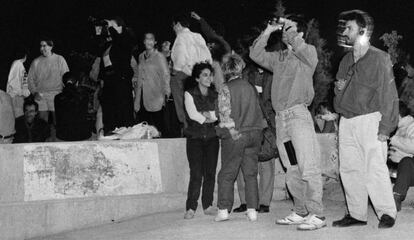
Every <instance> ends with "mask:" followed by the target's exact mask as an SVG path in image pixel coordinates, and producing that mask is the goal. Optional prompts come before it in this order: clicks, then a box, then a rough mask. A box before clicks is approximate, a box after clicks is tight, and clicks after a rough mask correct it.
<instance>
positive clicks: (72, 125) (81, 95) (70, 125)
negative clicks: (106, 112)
mask: <svg viewBox="0 0 414 240" xmlns="http://www.w3.org/2000/svg"><path fill="white" fill-rule="evenodd" d="M62 81H63V84H64V88H63V91H62V92H61V93H59V94H58V95H56V97H55V113H56V137H57V138H58V139H60V140H63V141H82V140H87V139H89V138H90V137H91V130H92V129H91V127H90V124H89V122H88V120H87V115H88V101H89V99H88V95H86V93H85V92H83V91H80V90H79V89H78V88H77V84H78V80H77V79H76V77H75V75H74V74H72V73H71V72H67V73H65V74H64V75H63V79H62Z"/></svg>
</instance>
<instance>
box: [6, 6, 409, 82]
mask: <svg viewBox="0 0 414 240" xmlns="http://www.w3.org/2000/svg"><path fill="white" fill-rule="evenodd" d="M275 3H276V1H275V0H175V1H172V0H164V1H161V0H145V1H144V0H6V1H2V6H1V14H0V16H1V18H0V19H1V21H0V31H1V40H2V44H0V45H1V48H0V50H1V51H0V89H4V88H5V84H6V81H7V74H8V71H9V67H10V64H11V62H12V60H13V51H14V49H15V48H16V46H18V45H24V46H26V47H27V48H28V49H29V59H28V63H29V64H30V61H31V60H32V59H33V58H34V57H36V56H38V55H39V50H38V48H39V42H38V39H39V37H40V36H45V35H46V36H49V37H51V38H53V39H54V40H55V45H56V46H55V48H54V50H55V52H57V53H59V54H62V55H63V56H65V55H67V54H68V53H69V51H71V50H76V51H85V50H88V48H90V46H89V45H88V42H89V41H88V39H89V38H90V37H91V34H92V33H93V32H92V29H91V26H90V24H89V23H88V21H87V19H88V16H94V17H97V18H108V17H110V16H116V15H119V16H121V17H122V18H124V20H125V21H126V23H127V25H128V26H130V27H131V28H132V29H133V30H134V31H135V33H136V35H137V36H138V38H139V40H137V43H139V45H142V44H140V42H141V40H140V39H141V36H142V34H143V33H144V32H146V31H151V32H154V33H155V34H156V35H157V38H158V40H159V42H161V41H162V40H170V41H171V42H172V41H173V40H174V33H173V31H172V28H171V17H172V16H173V15H175V14H177V13H182V12H190V11H192V10H195V11H196V12H198V13H199V14H200V15H201V16H202V17H205V18H206V19H207V20H208V21H210V22H211V21H213V22H220V23H221V24H222V25H223V27H224V28H225V38H226V39H227V40H228V41H229V42H230V43H233V42H234V41H235V39H237V38H238V37H239V36H240V35H241V34H242V33H243V32H246V31H247V30H248V29H249V28H251V27H252V26H255V25H258V24H260V23H261V22H263V20H265V19H267V18H268V17H269V16H270V14H271V13H272V12H273V11H274V9H275ZM284 5H285V7H286V9H287V11H286V13H292V12H293V13H302V14H304V15H305V16H306V17H307V18H308V19H311V18H316V19H317V20H318V21H319V23H320V30H321V35H322V37H324V38H326V39H327V40H328V47H329V48H330V49H332V50H336V46H335V44H336V40H335V32H336V25H337V21H336V18H337V16H338V14H339V13H340V12H342V11H344V10H350V9H361V10H364V11H367V12H368V13H370V14H371V15H372V16H373V18H374V20H375V30H374V35H373V37H372V43H373V45H375V46H377V47H380V48H383V46H382V42H381V41H379V40H378V37H379V36H380V35H382V34H383V33H384V32H390V31H391V30H397V31H398V33H399V34H401V35H403V36H404V40H403V41H402V45H401V46H402V47H403V48H405V49H407V50H409V51H411V52H412V51H413V49H414V48H413V46H410V44H411V42H412V41H414V31H413V30H414V27H413V26H414V25H413V24H414V1H413V0H388V1H387V0H347V1H338V0H285V1H284Z"/></svg>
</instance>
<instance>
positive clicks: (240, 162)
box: [215, 54, 265, 222]
mask: <svg viewBox="0 0 414 240" xmlns="http://www.w3.org/2000/svg"><path fill="white" fill-rule="evenodd" d="M244 67H245V63H244V61H243V59H242V58H241V57H240V56H238V55H236V54H234V55H231V56H229V58H228V60H227V61H226V62H225V63H224V64H223V72H224V77H225V84H224V85H223V87H222V89H221V90H220V93H219V98H218V107H219V117H220V124H219V127H220V136H221V138H222V141H221V149H222V151H221V160H222V163H221V169H220V172H219V174H218V201H217V206H218V208H219V210H218V214H217V216H216V218H215V221H217V222H219V221H224V220H228V219H229V212H230V211H231V209H232V206H233V201H234V182H235V180H236V178H237V174H238V172H239V169H240V168H241V169H242V172H243V175H244V179H245V184H246V185H245V190H246V204H247V217H248V219H249V220H250V221H256V220H257V211H256V209H257V208H258V198H259V193H258V185H257V173H258V153H259V150H260V146H261V140H262V130H263V128H264V127H265V123H264V120H263V114H262V111H261V109H260V104H259V99H258V95H257V93H256V91H255V89H254V87H253V85H252V84H250V83H249V82H248V81H247V79H245V78H243V77H242V70H243V68H244ZM222 132H223V133H222Z"/></svg>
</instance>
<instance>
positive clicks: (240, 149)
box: [217, 130, 262, 211]
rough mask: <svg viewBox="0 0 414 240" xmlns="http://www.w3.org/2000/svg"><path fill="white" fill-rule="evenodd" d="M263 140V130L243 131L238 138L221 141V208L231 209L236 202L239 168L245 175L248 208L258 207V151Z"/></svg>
mask: <svg viewBox="0 0 414 240" xmlns="http://www.w3.org/2000/svg"><path fill="white" fill-rule="evenodd" d="M261 142H262V131H261V130H252V131H247V132H243V133H242V136H241V137H240V138H239V139H238V140H236V141H235V140H233V139H232V138H226V139H223V140H222V141H221V169H220V172H219V174H218V180H217V182H218V201H217V206H218V208H219V209H228V210H229V211H231V209H232V207H233V202H234V181H236V178H237V174H238V173H239V169H240V168H241V171H242V173H243V176H244V181H245V191H246V204H247V207H248V208H254V209H257V208H258V201H259V200H258V199H259V193H258V186H257V172H258V156H257V155H258V153H259V150H260V145H261Z"/></svg>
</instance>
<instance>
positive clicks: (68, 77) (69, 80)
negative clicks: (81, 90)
mask: <svg viewBox="0 0 414 240" xmlns="http://www.w3.org/2000/svg"><path fill="white" fill-rule="evenodd" d="M62 82H63V84H64V85H69V84H72V85H75V84H76V83H77V82H78V78H77V77H76V76H75V74H73V73H72V72H70V71H69V72H66V73H65V74H63V76H62Z"/></svg>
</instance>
